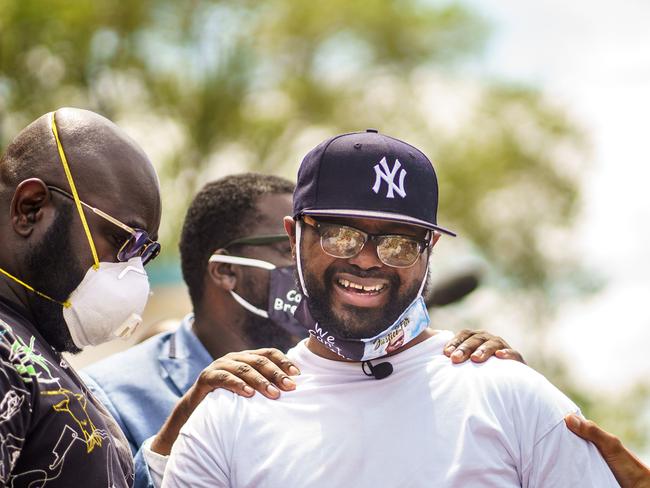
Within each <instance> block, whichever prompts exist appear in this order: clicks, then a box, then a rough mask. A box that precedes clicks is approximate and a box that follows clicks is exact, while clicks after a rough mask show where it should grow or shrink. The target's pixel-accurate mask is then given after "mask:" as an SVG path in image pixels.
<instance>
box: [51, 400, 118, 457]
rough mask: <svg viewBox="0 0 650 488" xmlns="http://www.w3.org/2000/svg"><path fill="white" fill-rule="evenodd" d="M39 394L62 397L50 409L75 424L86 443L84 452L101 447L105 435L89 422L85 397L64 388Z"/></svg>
mask: <svg viewBox="0 0 650 488" xmlns="http://www.w3.org/2000/svg"><path fill="white" fill-rule="evenodd" d="M41 394H42V395H48V396H61V397H62V399H61V401H59V402H58V403H56V404H54V405H52V408H53V409H54V410H55V411H57V412H63V413H67V414H68V415H70V417H72V419H73V420H74V421H75V422H76V424H77V425H78V426H79V428H80V429H81V434H82V435H83V439H84V441H85V443H86V452H88V453H91V452H92V451H93V449H95V447H102V440H103V438H104V437H106V435H105V433H104V432H103V431H101V430H99V429H97V427H95V424H93V421H92V420H90V417H89V416H88V412H87V411H86V405H87V403H88V399H87V398H86V396H85V395H83V394H81V393H73V392H72V391H70V390H67V389H65V388H59V389H58V390H49V391H42V392H41Z"/></svg>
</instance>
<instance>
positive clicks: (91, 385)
mask: <svg viewBox="0 0 650 488" xmlns="http://www.w3.org/2000/svg"><path fill="white" fill-rule="evenodd" d="M79 376H80V377H81V379H82V380H83V382H84V384H85V385H86V387H87V388H88V390H90V392H91V393H92V394H93V395H94V396H95V398H97V399H98V400H99V401H100V402H102V405H103V406H104V407H105V408H106V410H108V413H110V414H111V417H113V420H115V422H117V425H118V426H119V428H120V430H121V431H122V432H123V433H124V437H126V439H127V440H128V441H129V447H130V448H131V454H133V456H135V454H136V453H137V452H138V448H139V446H138V445H137V444H136V443H135V442H134V441H133V436H131V434H130V433H129V429H127V428H126V425H124V421H123V420H122V417H121V416H120V413H119V412H118V411H117V408H115V405H114V404H113V402H112V401H111V399H110V397H109V395H107V394H106V392H105V391H104V389H103V388H102V387H101V386H100V384H99V383H98V382H97V381H95V379H94V378H93V377H92V376H90V375H89V374H87V373H86V372H84V371H81V372H80V373H79Z"/></svg>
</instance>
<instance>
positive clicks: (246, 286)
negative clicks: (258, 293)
mask: <svg viewBox="0 0 650 488" xmlns="http://www.w3.org/2000/svg"><path fill="white" fill-rule="evenodd" d="M253 281H254V280H253V279H252V278H251V277H250V275H245V276H244V279H243V280H242V288H243V291H244V294H245V296H252V295H253V294H254V293H249V292H251V291H252V290H254V289H255V283H254V282H253ZM267 294H268V293H267ZM262 301H263V300H251V302H250V303H251V304H253V305H255V306H256V307H258V308H261V309H262V310H265V309H266V304H265V303H264V304H262V303H257V302H262ZM266 301H267V302H268V298H266ZM242 334H243V337H244V340H245V341H246V343H247V344H249V345H250V348H251V349H260V348H264V347H274V348H276V349H279V350H280V351H283V352H287V351H288V350H289V349H291V348H292V347H293V346H294V345H295V344H296V342H298V338H296V337H294V336H293V335H292V334H290V333H289V332H288V331H286V330H285V329H283V328H282V327H280V326H279V325H277V324H276V323H275V322H273V321H272V320H269V319H265V318H264V317H260V316H259V315H255V314H254V313H249V314H248V318H247V320H246V321H245V322H244V325H243V327H242Z"/></svg>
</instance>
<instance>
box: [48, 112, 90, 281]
mask: <svg viewBox="0 0 650 488" xmlns="http://www.w3.org/2000/svg"><path fill="white" fill-rule="evenodd" d="M55 116H56V112H52V132H53V133H54V139H56V147H57V148H58V150H59V156H60V158H61V163H62V164H63V170H64V171H65V176H66V177H67V178H68V183H69V184H70V190H71V193H72V196H73V197H74V203H75V205H76V206H77V211H78V212H79V216H80V217H81V225H83V228H84V232H85V233H86V237H87V238H88V244H89V245H90V252H91V253H92V255H93V261H94V262H95V264H93V269H95V270H97V269H99V258H98V257H97V250H96V249H95V243H94V242H93V238H92V236H91V235H90V228H89V227H88V222H87V221H86V215H85V214H84V211H83V209H82V208H81V200H80V199H79V194H78V193H77V187H76V186H75V184H74V180H73V179H72V173H71V172H70V166H69V165H68V159H67V158H66V157H65V152H63V146H62V145H61V140H60V139H59V132H58V131H57V130H56V120H55Z"/></svg>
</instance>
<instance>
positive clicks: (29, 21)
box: [0, 0, 625, 430]
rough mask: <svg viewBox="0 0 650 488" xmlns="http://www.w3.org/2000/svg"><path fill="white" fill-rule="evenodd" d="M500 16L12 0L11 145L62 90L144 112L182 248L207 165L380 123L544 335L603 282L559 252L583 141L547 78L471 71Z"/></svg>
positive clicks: (370, 3)
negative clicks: (567, 306) (545, 87)
mask: <svg viewBox="0 0 650 488" xmlns="http://www.w3.org/2000/svg"><path fill="white" fill-rule="evenodd" d="M488 32H489V29H488V26H487V24H486V22H485V21H484V20H483V19H481V18H479V17H477V16H476V15H475V14H474V13H472V12H471V11H469V10H468V9H467V8H466V7H463V6H461V5H459V4H456V3H452V2H439V1H438V2H436V1H424V0H366V1H364V2H349V1H345V0H329V1H327V2H311V1H306V0H267V1H265V2H254V1H248V0H240V1H238V2H233V1H230V2H229V1H218V0H212V1H210V0H190V1H187V2H177V1H171V0H158V1H156V2H153V1H150V0H137V1H132V2H128V3H125V2H117V1H115V0H92V1H91V0H77V1H75V2H68V1H65V0H50V1H48V2H43V1H41V0H3V2H2V8H1V9H0V147H4V146H5V145H6V144H7V143H8V142H9V140H10V139H11V137H13V135H14V134H15V133H16V132H17V131H18V130H20V129H21V128H22V127H24V126H25V125H26V124H27V123H29V122H30V121H31V120H33V119H34V118H36V117H37V116H39V115H40V114H42V113H45V112H48V111H50V110H52V109H54V108H56V107H59V106H66V105H67V106H80V107H84V108H89V109H93V110H96V111H99V112H100V113H103V114H104V115H106V116H108V117H109V118H112V119H114V120H117V121H118V123H122V122H125V123H127V126H128V124H135V125H136V126H137V127H140V135H141V136H142V137H144V138H146V137H148V138H149V139H150V141H152V142H151V143H150V144H149V145H147V144H145V146H146V148H147V149H148V150H149V152H150V153H151V155H152V157H153V159H154V161H155V163H156V165H157V167H158V169H159V173H160V175H161V184H162V190H163V200H164V205H165V214H164V218H163V220H164V226H163V228H162V229H161V236H162V239H163V240H164V243H165V244H166V251H165V254H166V255H167V257H168V258H172V259H173V258H174V255H173V252H171V251H170V249H172V250H175V249H176V242H177V235H178V231H179V228H180V223H181V221H182V217H183V215H184V212H185V208H186V206H187V204H188V202H189V200H190V199H191V197H192V195H193V194H194V192H195V191H196V190H197V189H198V188H199V187H200V186H201V185H202V184H204V183H205V182H206V181H207V180H208V179H210V178H212V177H214V176H215V175H220V174H225V173H227V172H233V171H242V170H260V171H266V172H274V173H278V174H282V175H284V176H289V177H293V175H294V174H295V169H296V167H297V163H298V160H299V157H300V155H301V154H304V152H305V151H306V150H308V149H309V148H310V147H313V145H315V144H316V143H317V142H319V141H320V140H322V139H324V138H326V137H327V136H329V135H331V134H333V133H336V132H341V131H351V130H359V129H364V128H365V127H378V128H379V129H381V130H382V131H383V132H387V133H390V134H393V135H396V136H398V137H401V138H404V139H406V140H408V141H409V142H412V143H414V144H415V145H417V146H418V147H421V148H423V149H424V150H425V152H427V153H428V154H430V155H431V156H432V157H434V159H435V160H436V161H438V163H437V164H436V168H437V170H438V172H439V177H440V179H441V181H442V182H443V184H442V192H441V212H440V217H439V219H440V221H441V222H442V223H444V224H445V225H448V226H449V227H450V228H453V229H455V230H458V231H459V233H460V235H461V236H462V238H463V239H464V241H465V242H471V243H472V245H473V249H474V250H475V252H476V253H477V254H479V255H481V256H482V257H483V258H484V260H485V262H487V263H488V264H489V267H490V269H491V271H492V275H493V276H494V278H493V279H492V283H491V284H492V285H495V286H500V287H501V288H503V289H504V290H506V291H507V289H508V288H510V289H512V290H517V294H518V295H517V296H521V294H522V291H523V292H524V293H526V300H517V301H518V303H517V305H518V306H520V307H528V311H529V314H530V315H529V316H530V317H531V319H530V323H529V325H528V326H529V327H530V328H531V332H533V333H535V334H536V336H537V337H540V338H543V335H544V329H545V326H546V325H548V324H549V323H550V321H551V319H552V318H553V310H554V308H555V307H556V305H557V303H558V301H559V300H562V299H565V297H571V296H573V295H572V294H574V293H581V292H582V291H584V290H585V289H587V288H588V286H585V282H588V281H589V280H588V279H587V280H585V279H584V276H585V274H584V273H583V271H582V270H581V269H580V268H579V264H578V262H577V261H576V260H575V259H573V257H572V256H571V255H570V253H557V252H555V253H554V252H552V251H553V248H554V247H555V243H556V242H557V241H556V240H553V236H555V235H556V234H557V233H558V232H560V233H561V230H562V229H563V228H566V227H567V226H568V225H569V224H570V223H571V221H572V217H573V216H574V215H575V212H576V210H577V206H578V202H579V194H578V188H579V186H578V177H577V175H579V174H580V172H579V170H580V168H581V166H582V164H583V161H584V159H585V142H584V140H583V137H582V135H581V133H580V131H579V130H578V129H577V128H576V126H575V124H574V123H573V122H572V121H571V120H569V119H567V117H566V115H565V114H564V112H563V111H562V110H561V108H560V107H557V106H555V105H553V104H552V103H551V102H549V101H548V100H546V99H545V98H544V96H543V95H542V94H541V93H540V92H538V91H537V90H536V89H534V88H531V87H525V86H513V85H509V84H506V83H503V82H500V81H496V80H480V81H476V80H473V79H472V76H471V73H470V74H468V73H467V72H466V70H465V62H466V61H467V60H468V59H470V58H471V57H476V56H480V54H481V49H482V48H483V47H484V46H485V43H486V39H487V36H488ZM142 127H144V129H142ZM145 142H146V141H145ZM163 257H164V256H163ZM507 299H508V296H507V294H505V295H504V300H507ZM540 340H541V339H540ZM550 363H551V361H548V360H546V361H544V358H543V357H540V358H533V364H534V365H542V366H543V367H546V366H548V365H549V364H550ZM544 372H545V373H547V374H550V376H551V377H552V379H553V380H554V381H555V382H563V379H565V378H566V373H565V372H564V371H560V370H557V371H555V372H553V371H551V370H550V369H548V370H544ZM573 392H574V393H575V394H576V395H578V396H579V395H580V392H579V391H575V390H573ZM594 411H595V410H594ZM602 415H605V414H602ZM622 429H623V430H625V429H624V428H622Z"/></svg>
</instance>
